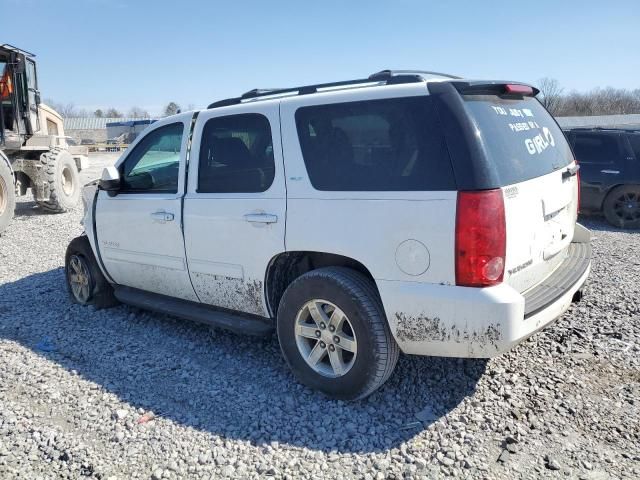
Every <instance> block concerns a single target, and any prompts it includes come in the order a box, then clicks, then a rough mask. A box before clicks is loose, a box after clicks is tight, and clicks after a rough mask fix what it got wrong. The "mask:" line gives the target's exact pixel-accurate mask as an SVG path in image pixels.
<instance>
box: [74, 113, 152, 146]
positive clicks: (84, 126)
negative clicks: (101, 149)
mask: <svg viewBox="0 0 640 480" xmlns="http://www.w3.org/2000/svg"><path fill="white" fill-rule="evenodd" d="M154 121H155V120H150V119H148V118H106V117H103V118H97V117H76V118H65V119H64V131H65V134H66V135H68V136H70V137H72V138H73V139H74V140H76V141H77V142H78V143H79V142H80V141H81V140H83V139H88V140H93V141H95V142H97V143H103V142H106V141H107V139H109V138H114V137H117V136H119V135H120V134H122V133H124V130H125V129H126V128H127V127H125V126H123V125H119V124H126V123H129V122H134V123H135V122H145V123H144V124H138V125H136V126H134V128H133V130H132V129H131V126H129V130H128V131H133V132H135V133H136V134H138V133H140V131H142V129H144V128H146V127H147V125H148V124H149V123H151V122H154ZM107 124H117V125H119V126H116V127H115V128H114V129H112V130H111V131H109V130H108V128H107ZM116 132H120V133H117V134H116Z"/></svg>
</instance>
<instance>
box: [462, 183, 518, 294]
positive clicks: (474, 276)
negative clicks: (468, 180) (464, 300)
mask: <svg viewBox="0 0 640 480" xmlns="http://www.w3.org/2000/svg"><path fill="white" fill-rule="evenodd" d="M506 237H507V233H506V224H505V216H504V200H503V197H502V190H500V189H496V190H483V191H477V192H458V206H457V210H456V246H455V249H456V250H455V256H456V285H460V286H465V287H489V286H491V285H496V284H498V283H501V282H502V278H503V276H504V264H505V255H506V247H507V238H506Z"/></svg>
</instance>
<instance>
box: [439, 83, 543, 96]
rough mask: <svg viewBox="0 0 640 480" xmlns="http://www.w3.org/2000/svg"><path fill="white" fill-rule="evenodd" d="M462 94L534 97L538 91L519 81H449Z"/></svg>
mask: <svg viewBox="0 0 640 480" xmlns="http://www.w3.org/2000/svg"><path fill="white" fill-rule="evenodd" d="M450 83H451V84H452V85H453V86H454V87H455V89H456V90H457V91H458V92H460V93H461V94H462V95H514V96H523V97H535V96H536V95H538V93H540V90H538V89H537V88H536V87H533V86H531V85H527V84H526V83H521V82H505V81H486V80H472V81H464V82H450Z"/></svg>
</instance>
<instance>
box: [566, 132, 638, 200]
mask: <svg viewBox="0 0 640 480" xmlns="http://www.w3.org/2000/svg"><path fill="white" fill-rule="evenodd" d="M623 140H624V137H623V136H622V135H621V134H620V133H617V132H588V131H584V132H583V131H579V130H577V131H573V132H571V143H572V144H573V152H574V153H575V155H576V160H578V162H579V163H580V180H581V182H582V192H583V196H582V198H581V203H582V208H583V209H585V210H596V211H599V210H600V209H601V207H602V202H603V200H604V197H605V196H606V194H607V191H608V190H609V189H610V187H611V186H613V185H618V184H620V183H622V182H623V179H624V178H625V163H626V159H625V157H626V156H627V153H626V146H625V145H624V144H623Z"/></svg>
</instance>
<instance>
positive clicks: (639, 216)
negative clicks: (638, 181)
mask: <svg viewBox="0 0 640 480" xmlns="http://www.w3.org/2000/svg"><path fill="white" fill-rule="evenodd" d="M602 210H603V212H604V216H605V218H606V219H607V221H608V222H609V223H610V224H611V225H613V226H614V227H618V228H640V185H622V186H620V187H616V188H614V189H613V190H611V192H609V194H608V195H607V197H606V198H605V199H604V204H603V208H602Z"/></svg>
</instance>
